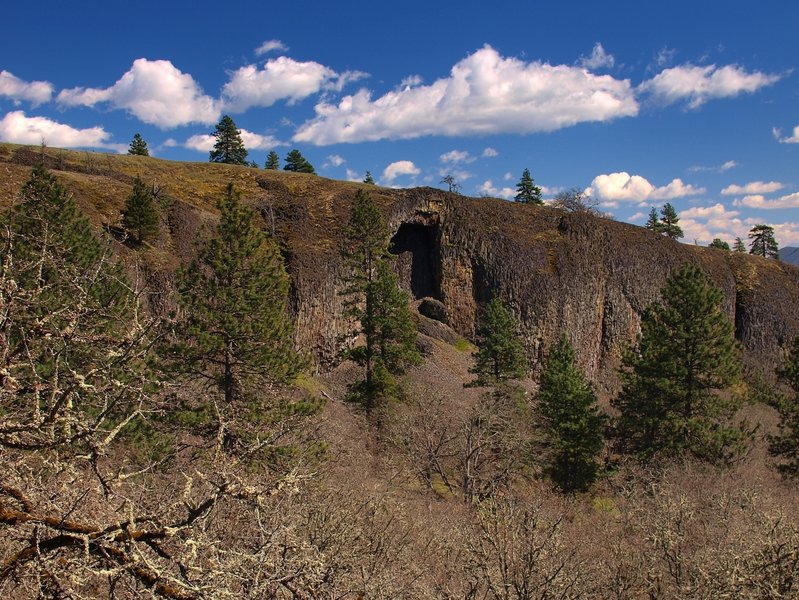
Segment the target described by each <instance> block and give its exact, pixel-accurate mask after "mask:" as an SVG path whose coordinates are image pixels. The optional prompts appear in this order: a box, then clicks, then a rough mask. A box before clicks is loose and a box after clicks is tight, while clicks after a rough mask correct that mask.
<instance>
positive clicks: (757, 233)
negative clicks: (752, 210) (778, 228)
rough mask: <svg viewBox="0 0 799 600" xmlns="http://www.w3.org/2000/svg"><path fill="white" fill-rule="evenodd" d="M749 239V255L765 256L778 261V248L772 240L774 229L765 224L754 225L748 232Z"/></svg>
mask: <svg viewBox="0 0 799 600" xmlns="http://www.w3.org/2000/svg"><path fill="white" fill-rule="evenodd" d="M749 239H750V240H752V242H751V244H750V246H749V254H756V255H757V256H765V257H766V258H774V259H777V260H779V258H780V247H779V246H778V245H777V240H776V239H774V228H773V227H770V226H768V225H765V224H760V225H755V226H754V227H752V229H750V230H749Z"/></svg>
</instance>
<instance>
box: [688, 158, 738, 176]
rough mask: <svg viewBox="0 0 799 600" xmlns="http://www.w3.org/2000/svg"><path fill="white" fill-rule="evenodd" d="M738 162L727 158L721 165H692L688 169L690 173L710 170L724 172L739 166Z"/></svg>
mask: <svg viewBox="0 0 799 600" xmlns="http://www.w3.org/2000/svg"><path fill="white" fill-rule="evenodd" d="M740 166H741V165H740V163H738V162H736V161H734V160H728V161H727V162H725V163H724V164H722V165H719V166H717V167H703V166H700V165H697V166H694V167H688V171H690V172H691V173H701V172H711V173H726V172H727V171H729V170H730V169H734V168H735V167H740Z"/></svg>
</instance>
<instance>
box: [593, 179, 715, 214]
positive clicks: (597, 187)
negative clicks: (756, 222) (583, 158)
mask: <svg viewBox="0 0 799 600" xmlns="http://www.w3.org/2000/svg"><path fill="white" fill-rule="evenodd" d="M586 191H587V193H588V194H589V195H591V196H596V198H597V199H599V200H600V201H602V202H603V203H608V202H618V201H632V202H646V201H649V200H672V199H674V198H683V197H685V196H693V195H696V194H704V193H705V188H697V187H694V186H693V185H691V184H685V183H683V181H682V179H673V180H672V181H671V182H670V183H668V184H667V185H664V186H662V187H655V186H654V185H652V184H651V183H650V182H649V181H647V180H646V179H645V178H644V177H641V176H640V175H630V174H629V173H626V172H624V171H621V172H619V173H609V174H605V175H598V176H596V177H595V178H594V180H593V181H592V182H591V186H590V187H589V188H588V189H587V190H586ZM606 206H609V205H607V204H606Z"/></svg>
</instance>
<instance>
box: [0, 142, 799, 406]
mask: <svg viewBox="0 0 799 600" xmlns="http://www.w3.org/2000/svg"><path fill="white" fill-rule="evenodd" d="M48 152H53V153H57V154H54V155H53V156H49V155H48V156H47V157H46V161H47V163H48V166H50V167H51V168H52V169H53V170H54V171H55V172H56V174H57V175H58V176H59V177H61V178H62V180H63V181H64V183H65V184H66V185H67V186H68V187H69V188H70V189H72V190H73V191H74V193H75V195H76V198H77V199H78V201H79V202H80V203H81V206H82V207H83V208H84V209H85V210H86V211H87V214H89V215H90V217H91V218H92V220H93V221H94V222H95V223H97V224H98V225H99V224H103V225H106V226H111V225H113V224H114V223H115V222H116V220H117V219H118V215H119V210H120V208H121V206H122V205H123V203H124V198H125V195H126V194H127V193H128V192H127V191H124V192H123V191H121V190H125V189H127V187H126V186H129V185H130V183H129V182H130V181H131V180H132V177H133V176H135V175H139V176H141V177H143V178H144V179H145V181H148V180H153V181H154V182H157V184H158V186H159V189H160V190H161V192H162V196H163V199H164V202H163V205H164V207H165V211H166V213H167V214H166V218H165V236H164V240H163V241H162V243H161V244H160V245H159V247H158V248H156V249H153V251H152V255H153V256H160V259H159V260H151V261H150V263H151V264H150V265H149V267H148V269H149V281H151V282H152V283H153V285H154V286H155V287H156V288H157V289H156V292H157V293H156V294H154V297H157V298H158V299H159V300H158V302H154V303H153V306H154V308H155V309H156V310H158V311H166V310H168V308H169V306H170V302H169V301H168V297H169V294H170V289H169V288H170V282H171V281H172V273H173V271H174V269H175V268H176V266H177V265H179V264H186V263H187V262H189V261H190V260H191V258H192V257H193V255H194V253H195V252H196V248H197V244H196V241H197V240H198V239H201V238H202V237H203V236H204V235H207V232H208V231H210V229H211V228H210V227H209V226H208V225H210V224H211V223H212V222H213V220H214V218H215V217H214V209H213V206H214V202H215V199H216V198H217V197H219V196H220V195H221V194H222V193H223V191H224V188H225V186H226V185H227V183H228V182H229V181H233V183H234V185H235V186H236V187H237V188H238V189H240V190H241V191H242V196H243V199H244V201H245V202H247V203H248V204H250V205H251V206H253V207H254V208H255V209H256V210H257V211H258V212H259V213H260V214H261V216H262V217H263V226H264V228H265V229H266V231H267V232H268V233H269V234H270V235H272V236H274V237H275V238H276V239H277V241H278V243H279V244H280V247H281V249H282V250H283V253H284V256H285V258H286V262H287V265H288V269H289V272H290V274H291V276H292V281H293V287H292V296H291V304H292V310H293V312H294V313H295V315H296V343H297V345H298V346H299V347H300V348H303V349H305V350H308V351H310V352H312V353H313V355H314V356H315V358H316V361H317V364H318V365H319V366H320V368H326V367H328V366H330V365H332V364H334V363H335V362H336V360H337V356H338V354H339V350H340V348H341V344H342V343H345V342H346V339H347V338H346V336H347V334H348V332H349V331H350V330H351V328H352V327H351V326H352V324H351V323H348V322H347V319H346V318H345V317H344V314H343V313H344V310H343V308H344V306H343V304H344V299H343V298H342V296H341V291H342V288H343V282H342V281H343V278H344V276H345V274H346V273H345V267H344V264H343V261H342V259H341V256H340V249H341V235H342V232H343V227H344V225H345V224H346V222H347V220H348V218H349V209H350V202H351V199H352V197H353V195H354V193H355V190H356V189H357V188H358V187H359V186H361V187H365V188H366V189H368V190H369V191H371V193H372V195H373V197H374V198H375V200H376V202H377V203H378V204H379V206H380V207H381V209H382V210H383V211H384V214H385V215H386V218H387V221H388V223H389V225H390V227H391V229H392V231H393V232H394V237H393V240H392V242H393V246H392V251H393V252H394V253H395V254H396V255H397V261H396V269H397V271H398V273H399V275H400V278H401V281H402V285H403V286H404V287H405V288H406V289H407V290H408V292H409V293H410V294H411V295H412V296H413V298H414V299H415V300H422V299H425V298H427V299H432V301H436V307H437V310H438V311H440V312H442V314H445V315H446V321H447V324H448V325H449V326H450V327H452V328H453V329H454V330H455V331H457V332H458V333H460V334H461V335H463V336H465V337H471V336H473V334H474V331H475V327H476V323H477V316H478V314H479V309H480V307H481V306H482V305H483V304H484V303H486V302H487V301H488V300H489V299H490V298H491V297H492V296H493V295H499V296H500V297H501V298H502V299H503V300H504V301H505V302H506V303H507V304H508V305H509V307H510V308H511V310H512V311H513V313H514V314H515V315H516V316H517V317H518V319H519V321H520V323H521V325H522V334H523V336H524V342H525V347H526V349H527V352H528V356H529V359H530V363H531V366H532V367H533V368H534V370H535V369H537V368H538V367H540V364H541V361H542V359H543V357H544V355H545V353H546V352H547V350H548V348H549V347H550V345H551V344H552V343H553V342H554V340H555V339H556V338H557V337H558V336H559V335H560V333H561V332H565V333H566V335H567V336H568V337H569V339H570V340H571V342H572V343H573V345H574V347H575V349H576V352H577V356H578V360H579V362H580V364H581V366H582V367H583V368H584V369H585V371H586V373H587V374H588V376H589V377H590V378H591V379H593V380H594V381H595V382H596V383H597V384H598V385H599V387H600V389H606V390H610V389H613V388H614V387H615V386H616V385H617V383H618V380H617V377H616V367H617V366H618V364H619V360H620V356H621V352H622V350H623V348H624V347H625V345H626V344H628V343H630V342H632V341H634V340H635V336H636V335H637V333H638V331H639V327H640V316H641V314H642V312H643V310H644V309H645V308H646V306H647V305H648V304H649V303H651V302H653V301H654V300H656V299H657V298H658V295H659V290H660V288H661V287H662V285H663V283H664V281H665V279H666V278H667V277H668V275H669V273H670V272H671V271H673V270H674V269H676V268H677V267H679V266H681V265H682V264H684V263H687V262H691V263H696V264H698V265H700V266H701V267H702V268H703V269H704V270H705V271H706V272H707V273H708V274H709V275H710V277H711V278H712V279H713V281H714V282H715V283H716V285H717V286H718V287H719V288H721V289H722V290H723V292H724V295H725V298H726V303H725V309H726V310H727V312H728V314H729V315H730V318H732V319H733V320H734V322H735V326H736V336H737V337H738V339H739V340H740V341H741V343H742V346H743V348H744V358H745V360H746V362H747V363H748V364H749V365H750V366H752V367H755V368H761V369H763V370H765V371H767V372H771V371H773V368H774V365H775V364H777V363H778V362H780V361H781V359H782V356H783V352H784V349H785V347H786V345H787V344H788V343H789V342H790V340H792V339H793V337H794V336H796V335H799V268H797V267H794V266H791V265H788V264H785V263H780V262H777V261H773V260H767V259H762V258H759V257H753V256H748V255H744V254H736V253H730V252H725V251H722V250H716V249H709V248H702V247H696V246H691V245H687V244H681V243H677V242H674V241H672V240H669V239H666V238H664V237H662V236H659V235H657V234H654V233H652V232H650V231H647V230H645V229H643V228H640V227H635V226H632V225H628V224H624V223H617V222H614V221H611V220H608V219H603V218H599V217H595V216H592V215H589V214H586V213H564V212H563V211H560V210H557V209H553V208H549V207H536V206H527V205H520V204H515V203H511V202H505V201H502V200H493V199H486V198H480V199H474V198H466V197H463V196H459V195H455V194H450V193H446V192H443V191H441V190H437V189H432V188H416V189H407V190H389V189H385V188H379V187H376V186H362V184H352V183H347V182H340V181H331V180H326V179H323V178H320V177H316V176H313V175H305V174H294V173H283V172H276V171H258V170H256V169H248V168H243V167H230V166H225V165H209V164H193V163H170V162H166V161H158V160H156V159H150V158H143V157H110V156H104V157H102V159H100V158H97V159H96V160H92V161H89V160H88V159H86V158H85V156H84V153H71V152H66V151H60V150H48ZM38 154H39V150H35V151H34V150H31V149H26V148H20V147H14V146H8V145H0V165H1V166H2V168H3V170H4V172H5V174H6V178H5V180H4V181H3V182H2V187H0V190H2V191H3V192H4V194H5V195H8V194H9V193H10V192H9V190H12V189H18V185H21V183H22V181H24V180H25V178H26V175H27V167H26V166H25V165H28V164H30V163H31V161H32V160H35V159H37V155H38ZM38 158H39V159H40V158H41V157H40V156H38ZM87 165H88V166H87ZM97 165H99V166H97ZM91 169H94V170H91ZM87 171H88V172H87ZM9 200H10V198H8V197H7V198H3V202H5V203H8V202H9ZM120 251H121V253H122V254H124V255H126V256H128V257H129V256H130V255H131V253H129V252H128V253H127V254H126V251H125V249H124V248H122V249H121V250H120ZM430 303H431V300H428V304H430ZM438 303H440V305H439V304H438Z"/></svg>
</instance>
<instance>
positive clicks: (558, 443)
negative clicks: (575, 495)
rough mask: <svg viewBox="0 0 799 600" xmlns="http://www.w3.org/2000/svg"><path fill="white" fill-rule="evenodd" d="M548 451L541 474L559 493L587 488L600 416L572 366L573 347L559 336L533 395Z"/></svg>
mask: <svg viewBox="0 0 799 600" xmlns="http://www.w3.org/2000/svg"><path fill="white" fill-rule="evenodd" d="M537 399H538V403H539V409H540V411H541V415H542V416H543V418H544V431H545V436H546V445H547V448H548V453H549V457H548V462H549V464H548V468H547V471H548V473H549V475H550V477H552V480H553V481H554V482H555V484H556V485H557V486H558V487H559V488H560V489H561V490H562V491H564V492H580V491H585V490H586V489H588V488H589V487H590V486H591V484H592V483H593V482H594V481H595V480H596V477H597V475H598V473H599V465H598V463H597V457H598V456H599V453H600V452H601V451H602V447H603V438H602V429H603V427H604V424H605V420H606V417H605V415H603V414H602V413H600V411H599V408H598V407H597V399H596V395H595V394H594V392H593V390H592V389H591V384H590V383H588V381H587V380H586V379H585V376H584V375H583V374H582V372H581V371H580V370H579V369H578V368H577V365H576V364H575V356H574V349H573V348H572V346H571V344H569V342H568V340H567V339H566V336H561V338H560V339H559V340H558V342H557V344H555V346H554V347H553V348H552V350H550V352H549V356H547V359H546V361H544V368H543V371H542V372H541V378H540V380H539V388H538V395H537Z"/></svg>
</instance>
